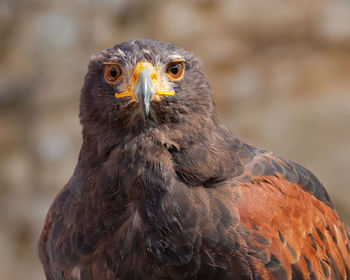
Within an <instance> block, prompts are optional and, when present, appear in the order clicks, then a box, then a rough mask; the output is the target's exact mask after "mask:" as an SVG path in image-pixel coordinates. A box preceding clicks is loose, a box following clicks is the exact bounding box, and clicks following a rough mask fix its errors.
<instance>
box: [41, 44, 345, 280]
mask: <svg viewBox="0 0 350 280" xmlns="http://www.w3.org/2000/svg"><path fill="white" fill-rule="evenodd" d="M80 117H81V123H82V125H83V144H82V148H81V152H80V155H79V159H78V163H77V166H76V169H75V170H74V173H73V175H72V177H71V179H70V181H69V182H68V183H67V185H66V186H65V187H64V188H63V190H62V191H61V192H60V193H59V194H58V195H57V197H56V199H55V201H54V202H53V204H52V206H51V208H50V210H49V212H48V214H47V217H46V221H45V225H44V229H43V231H42V234H41V237H40V240H39V255H40V259H41V262H42V264H43V267H44V271H45V275H46V278H47V279H51V280H52V279H69V280H73V279H79V280H89V279H94V280H98V279H104V280H117V279H256V280H258V279H263V280H277V279H278V280H279V279H282V280H283V279H298V280H299V279H300V280H301V279H333V280H334V279H350V271H349V267H350V243H349V236H348V233H347V232H346V229H345V227H344V225H343V224H342V222H341V220H340V219H339V217H338V215H337V213H336V211H335V209H334V207H333V205H332V203H331V201H330V199H329V197H328V195H327V192H326V191H325V189H324V188H323V186H322V185H321V183H320V182H319V181H318V180H317V178H316V177H315V176H314V175H313V174H312V173H311V172H310V171H308V170H307V169H305V168H304V167H302V166H300V165H299V164H297V163H294V162H291V161H288V160H285V159H282V158H280V157H278V156H276V155H274V154H273V153H270V152H267V151H263V150H261V149H258V148H255V147H253V146H251V145H248V144H246V143H244V142H243V141H241V140H239V139H237V138H235V137H234V136H233V135H232V134H231V133H230V132H229V131H227V130H226V129H225V128H224V127H223V126H222V125H221V124H220V123H219V121H218V120H217V117H216V113H215V106H214V103H213V100H212V96H211V92H210V89H209V86H208V84H207V82H206V79H205V77H204V75H203V74H202V72H201V66H200V63H199V61H198V59H196V58H195V57H194V56H193V55H192V54H191V53H188V52H186V51H185V50H183V49H181V48H177V47H175V46H173V45H170V44H166V43H161V42H156V41H150V40H134V41H127V42H123V43H120V44H118V45H116V46H115V47H114V48H111V49H107V50H104V51H102V52H101V53H99V54H98V55H96V56H94V57H92V59H91V61H90V65H89V70H88V73H87V75H86V78H85V82H84V86H83V89H82V93H81V107H80Z"/></svg>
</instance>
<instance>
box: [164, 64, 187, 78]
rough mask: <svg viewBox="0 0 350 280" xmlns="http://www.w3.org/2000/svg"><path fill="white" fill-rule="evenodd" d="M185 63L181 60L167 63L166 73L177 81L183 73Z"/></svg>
mask: <svg viewBox="0 0 350 280" xmlns="http://www.w3.org/2000/svg"><path fill="white" fill-rule="evenodd" d="M184 70H185V65H184V62H183V61H173V62H170V63H169V64H168V67H167V70H166V72H167V74H168V77H169V78H170V79H171V80H174V81H179V80H181V79H182V77H183V75H184Z"/></svg>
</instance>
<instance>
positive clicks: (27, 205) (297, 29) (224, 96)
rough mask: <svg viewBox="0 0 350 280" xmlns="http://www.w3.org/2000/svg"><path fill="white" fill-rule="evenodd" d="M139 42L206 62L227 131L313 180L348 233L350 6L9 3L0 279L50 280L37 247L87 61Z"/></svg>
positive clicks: (216, 0)
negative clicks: (173, 47)
mask: <svg viewBox="0 0 350 280" xmlns="http://www.w3.org/2000/svg"><path fill="white" fill-rule="evenodd" d="M138 37H146V38H152V39H157V40H163V41H169V42H172V43H175V44H177V45H180V46H183V47H184V48H186V49H188V50H191V51H193V52H194V53H195V54H197V55H198V56H199V57H201V59H202V61H203V64H204V71H205V73H206V74H207V77H208V79H209V81H210V83H211V85H212V89H213V94H214V98H215V100H216V102H217V109H218V112H219V116H220V118H221V120H222V121H223V122H224V123H225V124H226V125H227V126H228V127H229V128H230V129H231V130H232V131H233V132H234V133H235V134H236V135H238V136H240V137H241V138H243V139H245V140H246V141H248V142H250V143H253V144H255V145H257V146H260V147H263V148H265V149H268V150H271V151H274V152H276V153H278V154H280V155H282V156H284V157H286V158H289V159H292V160H295V161H297V162H299V163H301V164H303V165H305V166H306V167H308V168H309V169H310V170H312V171H313V172H314V173H315V174H316V175H317V176H318V177H319V178H320V180H321V181H322V182H323V183H324V184H325V186H326V187H327V189H328V190H329V193H330V196H331V197H332V199H333V201H334V203H335V204H336V206H337V208H338V211H339V213H340V214H341V216H342V217H343V219H344V221H345V223H346V224H347V226H349V225H350V205H349V204H350V189H349V188H350V182H349V179H348V178H349V172H350V2H349V1H345V0H344V1H323V0H317V1H313V0H310V1H302V0H294V1H283V0H265V1H260V0H250V1H245V0H237V1H232V0H231V1H230V0H202V1H199V0H181V1H155V0H147V1H145V0H144V1H133V0H74V1H71V0H63V1H48V0H31V1H29V0H28V1H25V0H1V2H0V263H1V265H0V278H1V279H4V280H19V279H39V280H40V279H44V274H43V272H42V270H41V266H40V264H39V261H38V259H37V257H36V249H35V243H36V240H37V238H38V236H39V233H40V231H41V228H42V225H43V220H44V216H45V214H46V212H47V210H48V207H49V205H50V203H51V202H52V200H53V198H54V196H55V194H56V193H57V192H58V191H59V190H60V188H61V187H62V186H63V185H64V184H65V182H67V180H68V178H69V177H70V175H71V174H72V171H73V169H74V166H75V163H76V160H77V156H78V152H79V148H80V144H81V136H80V132H81V127H80V125H79V119H78V103H79V90H80V87H81V85H82V81H83V77H84V74H85V72H86V69H87V63H88V60H89V58H90V56H91V55H92V54H94V53H96V52H97V51H99V50H101V49H104V48H107V47H111V46H113V45H114V44H116V43H117V42H119V41H122V40H126V39H132V38H138Z"/></svg>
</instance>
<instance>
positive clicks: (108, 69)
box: [80, 39, 215, 130]
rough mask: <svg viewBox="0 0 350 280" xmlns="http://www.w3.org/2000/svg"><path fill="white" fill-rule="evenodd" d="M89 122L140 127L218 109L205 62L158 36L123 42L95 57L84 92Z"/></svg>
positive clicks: (85, 123) (83, 107) (83, 105)
mask: <svg viewBox="0 0 350 280" xmlns="http://www.w3.org/2000/svg"><path fill="white" fill-rule="evenodd" d="M80 109H81V113H80V117H81V122H82V124H83V126H84V128H86V126H90V127H91V126H92V129H96V128H97V127H107V128H108V129H112V130H113V129H116V128H119V129H128V130H135V129H137V130H138V129H140V128H144V127H146V128H149V127H154V126H158V125H162V124H165V125H169V126H171V125H172V124H175V123H181V121H182V120H184V119H187V120H191V118H192V117H193V116H195V115H196V116H202V117H205V116H210V115H212V114H214V113H215V109H214V103H213V100H212V96H211V93H210V88H209V85H208V83H207V81H206V79H205V76H204V75H203V74H202V72H201V63H200V61H199V60H198V59H197V58H196V57H195V56H194V55H193V54H192V53H189V52H187V51H185V50H184V49H182V48H179V47H176V46H174V45H171V44H167V43H163V42H158V41H152V40H144V39H138V40H132V41H126V42H122V43H120V44H118V45H116V46H115V47H113V48H110V49H106V50H103V51H101V52H100V53H98V54H97V55H94V56H92V58H91V60H90V64H89V69H88V73H87V75H86V77H85V81H84V86H83V88H82V94H81V108H80Z"/></svg>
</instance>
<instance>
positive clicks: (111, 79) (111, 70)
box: [103, 62, 123, 84]
mask: <svg viewBox="0 0 350 280" xmlns="http://www.w3.org/2000/svg"><path fill="white" fill-rule="evenodd" d="M122 74H123V73H122V70H121V69H120V66H119V65H118V64H117V63H114V62H107V63H105V68H104V70H103V75H104V78H105V80H106V82H107V83H109V84H115V83H116V82H117V81H118V80H119V79H120V78H121V77H122Z"/></svg>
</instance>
